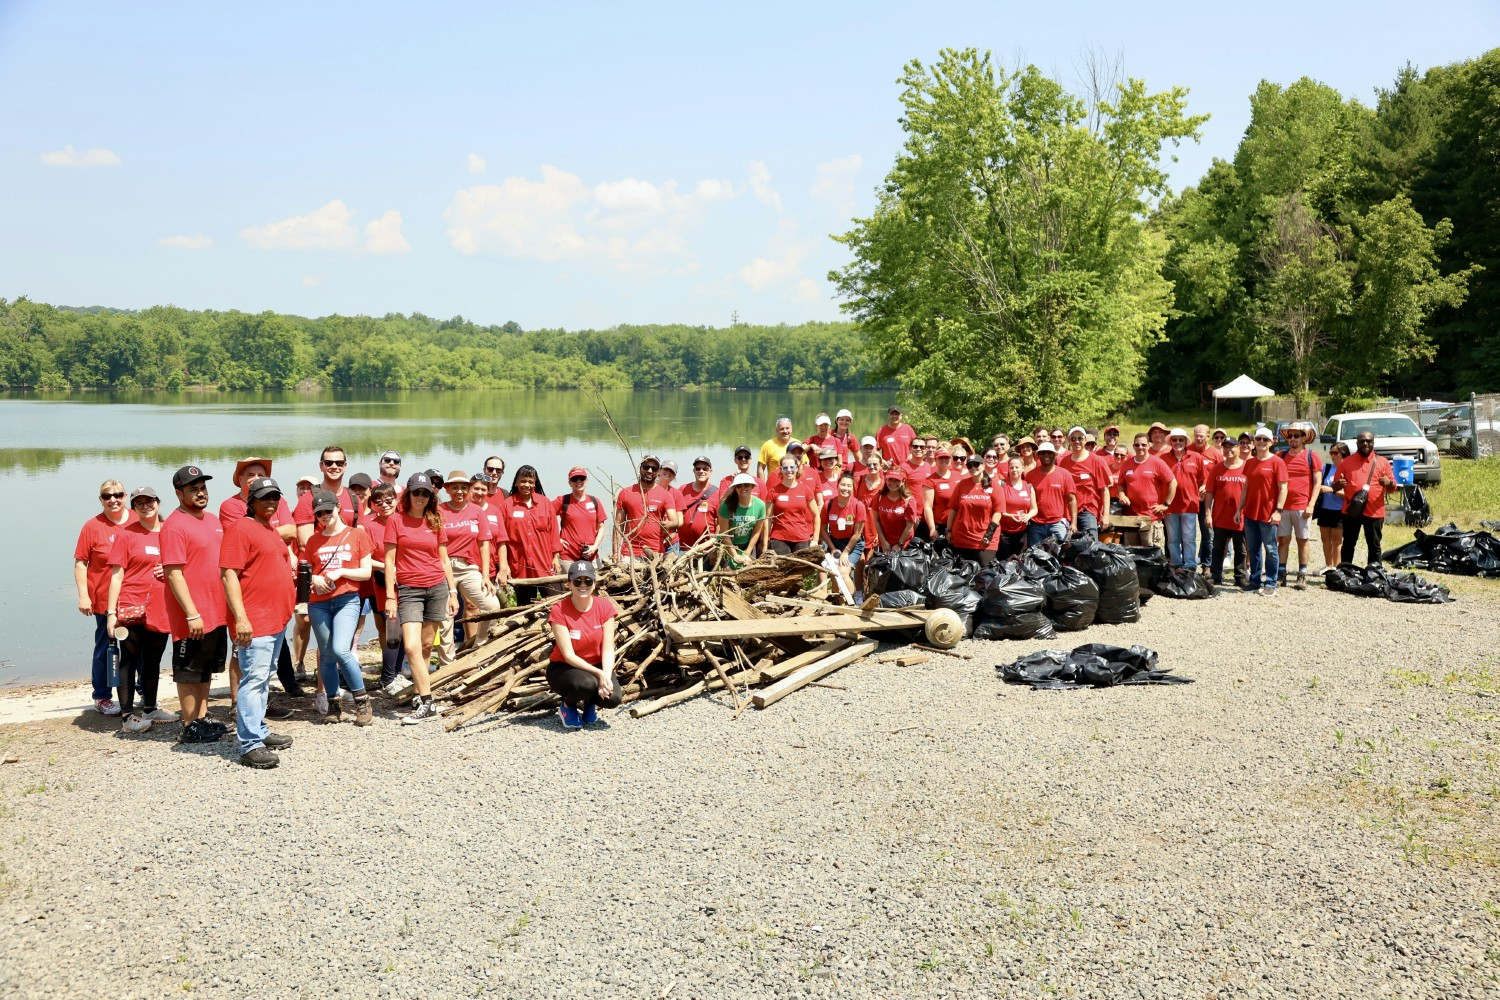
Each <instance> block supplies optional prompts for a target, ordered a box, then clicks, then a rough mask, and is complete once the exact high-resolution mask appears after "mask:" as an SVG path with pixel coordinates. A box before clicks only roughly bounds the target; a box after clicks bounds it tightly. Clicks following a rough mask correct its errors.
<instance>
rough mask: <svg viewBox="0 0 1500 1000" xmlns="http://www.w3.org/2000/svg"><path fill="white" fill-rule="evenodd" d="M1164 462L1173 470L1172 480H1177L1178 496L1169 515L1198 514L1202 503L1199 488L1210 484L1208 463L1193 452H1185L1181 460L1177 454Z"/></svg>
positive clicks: (1173, 499) (1168, 457) (1168, 511)
mask: <svg viewBox="0 0 1500 1000" xmlns="http://www.w3.org/2000/svg"><path fill="white" fill-rule="evenodd" d="M1162 461H1163V462H1166V463H1167V467H1168V468H1170V469H1171V470H1172V478H1174V479H1176V480H1177V495H1176V496H1175V497H1173V498H1172V505H1171V506H1170V507H1168V508H1167V513H1168V514H1196V513H1198V507H1199V505H1200V503H1201V501H1200V500H1199V499H1198V488H1199V487H1200V486H1203V485H1205V484H1206V483H1207V482H1208V472H1209V470H1208V463H1207V462H1205V461H1204V460H1203V456H1202V455H1199V454H1198V453H1197V452H1192V451H1184V452H1183V453H1182V458H1181V459H1178V457H1177V456H1176V455H1175V454H1169V455H1167V456H1166V457H1165V458H1163V459H1162Z"/></svg>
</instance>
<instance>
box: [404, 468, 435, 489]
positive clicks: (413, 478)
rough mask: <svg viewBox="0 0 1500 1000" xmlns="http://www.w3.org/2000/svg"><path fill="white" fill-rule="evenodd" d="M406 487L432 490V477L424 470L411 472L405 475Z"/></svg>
mask: <svg viewBox="0 0 1500 1000" xmlns="http://www.w3.org/2000/svg"><path fill="white" fill-rule="evenodd" d="M406 488H407V489H408V490H426V491H427V492H429V493H431V492H432V477H431V476H429V475H428V474H427V473H425V472H413V473H412V474H411V475H409V476H407V477H406Z"/></svg>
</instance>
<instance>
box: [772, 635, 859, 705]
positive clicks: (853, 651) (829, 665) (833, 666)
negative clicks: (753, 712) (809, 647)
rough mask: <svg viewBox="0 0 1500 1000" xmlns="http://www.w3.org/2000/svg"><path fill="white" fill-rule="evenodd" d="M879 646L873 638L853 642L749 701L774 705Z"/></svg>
mask: <svg viewBox="0 0 1500 1000" xmlns="http://www.w3.org/2000/svg"><path fill="white" fill-rule="evenodd" d="M879 647H880V643H878V642H876V641H875V640H874V639H866V640H865V641H863V642H858V643H855V644H854V645H852V646H850V647H849V648H848V649H845V650H842V651H840V652H837V653H834V654H833V655H832V656H825V657H823V658H822V659H821V660H818V661H817V662H816V663H809V664H808V665H807V666H805V667H803V668H802V669H801V670H798V671H797V672H796V673H794V674H792V675H790V676H788V677H785V678H783V679H782V680H779V681H777V682H776V683H775V684H772V685H771V686H770V687H767V688H762V689H760V690H759V691H757V692H755V694H754V696H752V697H751V699H750V702H751V704H753V705H754V706H755V707H756V708H765V707H766V706H768V705H774V704H776V703H777V702H778V701H780V700H781V699H783V698H785V697H786V696H787V695H789V694H791V693H792V692H794V691H797V690H800V689H801V688H805V687H807V685H809V684H811V683H812V682H813V681H817V680H822V679H823V678H824V677H827V676H828V675H829V674H831V673H833V672H834V671H835V670H837V669H839V668H840V667H843V666H847V665H848V664H850V663H853V662H854V661H855V660H858V659H861V658H862V657H865V656H867V655H869V654H870V653H873V652H874V651H875V650H876V649H878V648H879Z"/></svg>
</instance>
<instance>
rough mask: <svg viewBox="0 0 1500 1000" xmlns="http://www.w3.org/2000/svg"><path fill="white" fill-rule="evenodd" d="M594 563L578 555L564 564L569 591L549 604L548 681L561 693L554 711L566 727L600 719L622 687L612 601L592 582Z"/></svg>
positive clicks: (617, 700)
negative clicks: (550, 633) (549, 648)
mask: <svg viewBox="0 0 1500 1000" xmlns="http://www.w3.org/2000/svg"><path fill="white" fill-rule="evenodd" d="M598 578H599V575H598V573H597V572H596V571H595V569H594V564H593V563H591V562H589V561H588V560H585V559H579V560H577V561H576V562H573V563H571V564H570V565H569V566H568V596H567V597H566V598H565V599H563V600H561V601H558V602H557V603H556V604H554V605H552V610H551V611H550V612H548V614H547V624H548V625H550V626H551V627H552V642H553V645H552V655H551V657H550V659H551V662H550V663H549V664H548V666H547V686H548V687H550V688H552V690H553V691H555V692H557V694H558V695H559V696H560V697H561V698H562V704H561V705H559V706H558V709H557V714H558V715H559V716H560V717H561V718H562V724H563V726H564V727H565V728H568V729H579V728H581V727H583V726H587V725H591V724H592V723H594V722H597V721H598V719H599V709H600V708H617V707H619V704H620V699H621V696H622V692H621V689H620V680H619V678H618V677H616V676H615V623H616V616H617V614H618V611H617V609H616V608H615V603H614V602H613V601H611V600H610V599H609V598H608V597H606V596H605V595H603V594H596V593H595V592H594V586H595V584H597V583H598Z"/></svg>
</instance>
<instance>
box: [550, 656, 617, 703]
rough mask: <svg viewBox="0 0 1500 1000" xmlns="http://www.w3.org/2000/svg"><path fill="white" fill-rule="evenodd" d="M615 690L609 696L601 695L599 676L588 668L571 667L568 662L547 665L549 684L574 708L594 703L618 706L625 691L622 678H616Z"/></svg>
mask: <svg viewBox="0 0 1500 1000" xmlns="http://www.w3.org/2000/svg"><path fill="white" fill-rule="evenodd" d="M614 682H615V686H614V690H612V691H610V693H609V697H608V698H601V697H599V678H598V677H596V676H595V675H594V674H591V673H589V672H588V671H587V670H580V669H579V668H577V667H570V666H568V665H567V664H566V663H551V664H548V666H547V686H548V687H550V688H551V689H552V690H553V691H555V692H557V693H558V694H559V695H561V696H562V700H563V702H564V703H565V704H568V705H572V706H573V707H574V708H582V707H583V706H584V705H594V706H596V707H598V708H618V707H619V706H620V699H621V698H622V697H624V692H623V691H622V690H621V689H620V678H619V677H615V678H614Z"/></svg>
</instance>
